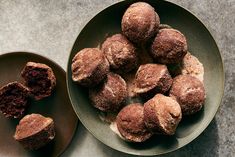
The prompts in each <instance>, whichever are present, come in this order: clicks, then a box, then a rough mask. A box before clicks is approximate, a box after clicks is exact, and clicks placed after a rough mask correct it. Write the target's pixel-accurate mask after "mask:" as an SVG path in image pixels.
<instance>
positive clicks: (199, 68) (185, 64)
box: [168, 52, 204, 83]
mask: <svg viewBox="0 0 235 157" xmlns="http://www.w3.org/2000/svg"><path fill="white" fill-rule="evenodd" d="M168 70H169V72H170V74H171V76H173V77H174V76H177V75H180V74H182V75H191V76H194V77H196V78H198V79H199V80H200V81H201V82H202V83H203V81H204V66H203V64H202V63H201V62H200V61H199V60H198V58H197V57H195V56H193V55H192V54H190V52H187V54H186V55H185V56H184V58H183V60H182V62H181V63H178V64H169V65H168Z"/></svg>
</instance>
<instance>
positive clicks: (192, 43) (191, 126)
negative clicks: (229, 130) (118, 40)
mask: <svg viewBox="0 0 235 157" xmlns="http://www.w3.org/2000/svg"><path fill="white" fill-rule="evenodd" d="M133 2H134V1H131V0H128V1H122V2H119V3H116V4H114V5H112V6H110V7H108V8H106V9H104V10H103V11H101V12H100V13H99V14H97V15H96V16H95V17H94V18H92V19H91V20H90V21H89V22H88V23H87V24H86V25H85V27H84V28H83V29H82V30H81V32H80V34H79V35H78V37H77V39H76V41H75V43H74V46H73V48H72V51H71V54H70V57H69V61H68V68H67V86H68V91H69V95H70V99H71V101H72V104H73V107H74V110H75V112H76V113H77V115H78V117H79V119H80V121H81V122H82V124H83V125H84V126H85V127H86V128H87V129H88V130H89V131H90V133H91V134H93V135H94V136H95V137H96V138H97V139H98V140H100V141H101V142H103V143H104V144H106V145H107V146H109V147H111V148H113V149H116V150H118V151H121V152H125V153H128V154H135V155H141V156H150V155H159V154H164V153H167V152H171V151H174V150H177V149H179V148H181V147H183V146H185V145H186V144H188V143H189V142H191V141H192V140H194V139H195V138H196V137H198V136H199V135H200V134H201V133H202V132H203V130H205V128H206V127H207V126H208V125H209V123H210V122H211V120H212V119H213V117H214V116H215V114H216V111H217V110H218V108H219V105H220V103H221V99H222V95H223V91H224V71H223V63H222V59H221V56H220V52H219V50H218V47H217V45H216V43H215V41H214V39H213V37H212V36H211V34H210V33H209V31H208V30H207V28H206V27H205V26H204V25H203V24H202V22H200V21H199V20H198V19H197V18H196V17H195V16H194V15H193V14H192V13H190V12H189V11H187V10H186V9H184V8H182V7H180V6H178V5H175V4H173V3H170V2H167V1H161V0H149V1H147V2H148V3H150V4H151V5H152V6H153V7H154V8H155V10H156V11H157V12H158V14H159V16H160V19H161V23H164V24H168V25H171V26H172V27H173V28H176V29H178V30H180V31H181V32H182V33H183V34H185V36H186V38H187V41H188V47H189V51H190V52H191V53H192V54H193V55H195V56H196V57H198V58H199V60H200V61H201V62H202V63H203V65H204V68H205V75H204V78H205V80H204V83H205V88H206V95H207V98H206V102H205V106H204V108H203V110H202V111H200V112H199V113H197V114H196V115H194V116H191V117H187V118H185V119H184V120H183V121H182V122H181V123H180V125H179V127H178V128H177V131H176V134H175V135H174V136H172V137H164V136H154V137H152V138H151V139H150V140H148V141H146V142H144V143H140V144H131V143H128V142H125V141H123V140H122V139H120V138H119V137H118V136H117V135H116V134H115V133H113V132H112V131H111V130H110V128H109V125H108V124H106V123H104V122H102V121H101V120H100V119H99V117H98V112H97V110H96V109H94V108H93V107H92V106H91V104H90V102H89V99H88V94H87V90H86V89H84V88H81V87H79V86H78V85H76V83H74V82H73V81H72V78H71V75H72V74H71V61H72V58H73V57H74V55H75V54H76V53H77V52H78V51H79V50H81V49H83V48H86V47H97V46H99V45H100V44H101V43H102V42H103V41H104V40H105V38H106V37H107V36H110V35H112V34H115V33H118V32H121V18H122V15H123V14H124V12H125V10H126V9H127V8H128V6H129V5H130V4H131V3H133Z"/></svg>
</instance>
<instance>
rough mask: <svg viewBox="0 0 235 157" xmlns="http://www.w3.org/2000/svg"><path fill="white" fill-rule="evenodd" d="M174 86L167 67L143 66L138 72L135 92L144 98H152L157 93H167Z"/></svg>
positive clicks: (158, 65) (156, 65) (160, 65)
mask: <svg viewBox="0 0 235 157" xmlns="http://www.w3.org/2000/svg"><path fill="white" fill-rule="evenodd" d="M171 84H172V78H171V76H170V74H169V72H168V69H167V67H166V65H162V64H153V63H151V64H143V65H141V66H140V67H139V69H138V70H137V72H136V76H135V81H134V92H135V93H136V94H137V95H142V96H144V97H152V96H154V95H155V94H156V93H165V92H167V91H168V90H169V89H170V87H171Z"/></svg>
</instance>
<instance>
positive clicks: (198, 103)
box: [170, 75, 206, 115]
mask: <svg viewBox="0 0 235 157" xmlns="http://www.w3.org/2000/svg"><path fill="white" fill-rule="evenodd" d="M170 96H171V97H173V98H174V99H175V100H177V102H178V103H179V104H180V107H181V110H182V113H183V115H191V114H194V113H196V112H198V111H199V110H201V108H202V106H203V103H204V102H205V98H206V95H205V89H204V85H203V84H202V82H201V81H200V80H199V79H197V78H196V77H193V76H190V75H179V76H177V77H175V78H174V80H173V84H172V87H171V90H170Z"/></svg>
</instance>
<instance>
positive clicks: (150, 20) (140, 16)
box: [122, 2, 160, 43]
mask: <svg viewBox="0 0 235 157" xmlns="http://www.w3.org/2000/svg"><path fill="white" fill-rule="evenodd" d="M159 24H160V19H159V16H158V14H157V13H156V12H155V10H154V8H153V7H152V6H151V5H149V4H148V3H145V2H137V3H134V4H132V5H130V6H129V8H128V9H127V10H126V12H125V13H124V15H123V17H122V32H123V34H124V35H125V36H127V38H128V39H130V40H131V41H132V42H134V43H144V42H146V41H147V40H148V39H150V38H151V37H153V36H154V35H155V34H156V33H157V31H158V27H159Z"/></svg>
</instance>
